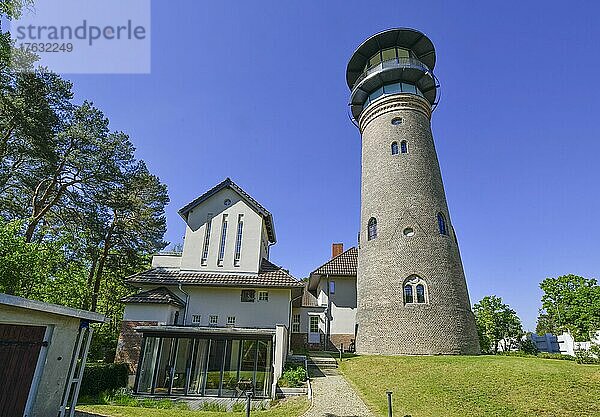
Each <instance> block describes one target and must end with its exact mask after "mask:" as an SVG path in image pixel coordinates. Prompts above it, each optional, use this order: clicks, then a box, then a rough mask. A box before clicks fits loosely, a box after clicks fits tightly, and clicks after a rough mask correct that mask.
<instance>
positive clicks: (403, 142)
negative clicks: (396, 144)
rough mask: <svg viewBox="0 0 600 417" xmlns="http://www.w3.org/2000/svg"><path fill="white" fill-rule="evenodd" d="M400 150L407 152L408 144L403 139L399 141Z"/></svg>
mask: <svg viewBox="0 0 600 417" xmlns="http://www.w3.org/2000/svg"><path fill="white" fill-rule="evenodd" d="M400 152H402V153H407V152H408V144H407V143H406V141H405V140H403V141H402V142H400Z"/></svg>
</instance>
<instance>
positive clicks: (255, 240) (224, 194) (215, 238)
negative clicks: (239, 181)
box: [181, 188, 264, 273]
mask: <svg viewBox="0 0 600 417" xmlns="http://www.w3.org/2000/svg"><path fill="white" fill-rule="evenodd" d="M226 199H229V200H231V205H229V206H225V204H224V201H225V200H226ZM209 213H212V222H211V233H210V243H209V250H208V258H207V263H206V266H202V265H201V259H202V251H203V248H204V237H205V233H206V219H207V216H208V214H209ZM223 214H227V215H228V216H227V237H226V243H225V256H224V259H223V264H222V266H218V265H217V259H218V254H219V248H220V243H221V229H222V223H223ZM239 214H243V215H244V217H243V221H244V227H243V237H242V250H241V258H240V263H239V266H234V253H235V241H236V236H237V228H238V215H239ZM263 223H264V221H263V219H262V217H261V216H260V215H259V214H258V213H256V212H255V211H254V210H253V209H252V208H250V206H249V205H248V204H246V203H245V202H244V201H243V200H242V199H241V197H240V196H239V194H238V193H236V192H235V191H233V190H231V189H229V188H226V189H223V190H221V191H219V192H218V193H217V194H215V195H213V196H212V197H210V198H209V199H208V200H206V201H204V202H203V203H202V204H201V205H199V206H197V207H196V208H194V209H193V210H192V211H190V212H189V214H188V220H187V227H186V232H185V240H184V245H183V255H182V258H181V269H182V270H200V271H216V272H253V273H257V272H258V269H259V266H260V261H261V238H262V236H263V228H264V226H263Z"/></svg>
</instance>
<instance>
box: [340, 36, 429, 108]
mask: <svg viewBox="0 0 600 417" xmlns="http://www.w3.org/2000/svg"><path fill="white" fill-rule="evenodd" d="M434 66H435V49H434V47H433V44H432V43H431V41H430V40H429V38H427V36H425V35H424V34H422V33H421V32H419V31H416V30H414V29H390V30H386V31H384V32H381V33H378V34H376V35H373V36H371V37H370V38H369V39H367V40H366V41H364V42H363V43H362V44H361V45H360V46H359V47H358V49H357V50H356V51H355V52H354V54H353V55H352V58H351V59H350V62H349V63H348V68H347V71H346V81H347V82H348V86H349V87H350V90H351V98H350V106H351V111H352V115H353V117H354V118H355V119H358V117H359V116H360V114H361V113H362V111H363V109H364V108H366V107H367V106H368V105H369V104H370V103H371V102H373V101H374V100H376V99H377V98H379V97H381V96H383V95H389V94H400V93H409V94H416V95H419V96H421V97H423V98H424V99H425V100H427V101H428V102H429V104H430V105H431V106H432V107H435V105H436V104H437V88H438V87H439V85H438V82H437V79H436V78H435V75H434V74H433V67H434ZM396 87H398V88H396ZM403 87H404V88H403Z"/></svg>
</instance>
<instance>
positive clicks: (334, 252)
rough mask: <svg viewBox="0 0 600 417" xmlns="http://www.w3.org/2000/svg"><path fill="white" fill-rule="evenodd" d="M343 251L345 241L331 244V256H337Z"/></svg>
mask: <svg viewBox="0 0 600 417" xmlns="http://www.w3.org/2000/svg"><path fill="white" fill-rule="evenodd" d="M342 252H344V244H343V243H332V244H331V257H332V258H335V257H336V256H338V255H339V254H340V253H342Z"/></svg>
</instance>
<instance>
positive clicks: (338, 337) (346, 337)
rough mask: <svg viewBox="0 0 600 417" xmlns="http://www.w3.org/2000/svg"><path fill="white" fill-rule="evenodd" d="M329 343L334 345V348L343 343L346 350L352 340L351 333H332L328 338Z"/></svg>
mask: <svg viewBox="0 0 600 417" xmlns="http://www.w3.org/2000/svg"><path fill="white" fill-rule="evenodd" d="M329 340H330V341H331V343H332V344H333V345H335V347H336V348H338V349H339V348H340V345H341V344H342V343H343V344H344V350H348V348H349V347H350V343H352V342H353V341H354V335H353V334H332V335H331V336H330V338H329Z"/></svg>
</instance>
